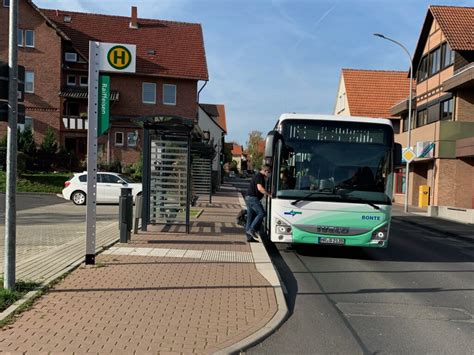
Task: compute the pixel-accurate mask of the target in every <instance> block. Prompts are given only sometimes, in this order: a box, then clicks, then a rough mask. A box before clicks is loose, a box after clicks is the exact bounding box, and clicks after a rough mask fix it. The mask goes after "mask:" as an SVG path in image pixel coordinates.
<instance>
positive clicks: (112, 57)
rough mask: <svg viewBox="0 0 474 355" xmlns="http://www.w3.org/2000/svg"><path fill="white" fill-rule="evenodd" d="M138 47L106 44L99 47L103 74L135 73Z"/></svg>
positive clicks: (100, 67)
mask: <svg viewBox="0 0 474 355" xmlns="http://www.w3.org/2000/svg"><path fill="white" fill-rule="evenodd" d="M136 56H137V46H136V45H134V44H126V43H104V42H100V47H99V58H98V59H99V70H100V71H101V72H121V73H135V67H136Z"/></svg>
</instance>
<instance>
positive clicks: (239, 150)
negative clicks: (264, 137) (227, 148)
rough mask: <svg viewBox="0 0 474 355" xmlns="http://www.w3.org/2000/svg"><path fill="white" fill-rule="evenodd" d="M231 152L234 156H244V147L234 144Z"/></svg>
mask: <svg viewBox="0 0 474 355" xmlns="http://www.w3.org/2000/svg"><path fill="white" fill-rule="evenodd" d="M231 152H232V155H233V156H237V155H239V156H240V155H242V154H243V150H242V146H241V145H239V144H237V143H232V150H231Z"/></svg>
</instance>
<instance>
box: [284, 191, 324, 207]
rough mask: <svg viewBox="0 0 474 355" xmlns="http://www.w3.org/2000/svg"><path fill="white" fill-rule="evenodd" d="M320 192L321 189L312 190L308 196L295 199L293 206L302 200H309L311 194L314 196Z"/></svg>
mask: <svg viewBox="0 0 474 355" xmlns="http://www.w3.org/2000/svg"><path fill="white" fill-rule="evenodd" d="M319 193H320V192H319V191H313V192H310V193H309V194H307V195H306V196H303V197H301V198H299V199H297V200H294V201H293V202H291V204H292V205H293V206H296V205H297V204H298V202H301V201H304V200H307V199H308V198H310V197H311V196H313V195H314V194H319Z"/></svg>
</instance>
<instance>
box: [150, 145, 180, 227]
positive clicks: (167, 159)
mask: <svg viewBox="0 0 474 355" xmlns="http://www.w3.org/2000/svg"><path fill="white" fill-rule="evenodd" d="M150 155H151V171H150V173H151V176H150V222H151V223H157V224H186V215H187V208H188V204H187V198H188V191H187V190H188V167H189V164H188V159H189V144H188V139H187V138H186V137H183V138H181V137H172V138H171V137H167V138H165V139H162V138H161V137H158V136H152V137H151V149H150Z"/></svg>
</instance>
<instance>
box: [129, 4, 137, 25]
mask: <svg viewBox="0 0 474 355" xmlns="http://www.w3.org/2000/svg"><path fill="white" fill-rule="evenodd" d="M130 28H138V18H137V7H136V6H132V16H131V18H130Z"/></svg>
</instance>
